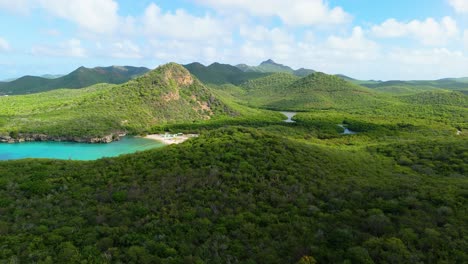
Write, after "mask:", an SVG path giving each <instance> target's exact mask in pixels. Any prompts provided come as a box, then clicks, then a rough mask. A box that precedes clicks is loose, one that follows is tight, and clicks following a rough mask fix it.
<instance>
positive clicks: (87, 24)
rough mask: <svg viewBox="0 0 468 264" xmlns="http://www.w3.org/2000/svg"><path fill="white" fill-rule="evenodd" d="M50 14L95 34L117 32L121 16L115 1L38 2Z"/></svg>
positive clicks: (46, 0)
mask: <svg viewBox="0 0 468 264" xmlns="http://www.w3.org/2000/svg"><path fill="white" fill-rule="evenodd" d="M38 1H39V4H40V6H41V7H42V8H44V9H45V10H47V11H48V12H49V13H50V14H52V15H54V16H57V17H60V18H62V19H65V20H69V21H71V22H74V23H76V24H78V25H79V26H80V27H82V28H84V29H86V30H89V31H91V32H95V33H109V32H113V31H114V30H116V27H117V25H118V21H119V16H118V14H117V10H118V4H117V2H115V1H114V0H100V1H95V0H67V1H63V0H38Z"/></svg>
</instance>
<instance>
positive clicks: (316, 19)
mask: <svg viewBox="0 0 468 264" xmlns="http://www.w3.org/2000/svg"><path fill="white" fill-rule="evenodd" d="M197 1H198V2H199V3H201V4H204V5H206V6H209V7H212V8H215V9H217V10H220V11H224V12H227V13H231V12H232V11H233V10H237V11H241V12H247V13H249V14H250V15H254V16H262V17H273V16H276V17H279V18H280V19H281V20H282V21H283V22H284V23H285V24H287V25H293V26H306V25H330V24H342V23H346V22H347V21H349V20H350V19H351V16H350V15H349V14H348V13H346V12H345V11H344V10H343V9H342V8H341V7H330V6H329V5H328V3H327V1H324V0H289V1H284V0H255V1H251V0H197Z"/></svg>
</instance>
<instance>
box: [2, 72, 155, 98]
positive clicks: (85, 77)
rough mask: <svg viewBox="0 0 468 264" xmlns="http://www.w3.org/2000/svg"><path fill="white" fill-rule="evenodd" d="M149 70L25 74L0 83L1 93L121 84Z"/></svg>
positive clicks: (35, 91)
mask: <svg viewBox="0 0 468 264" xmlns="http://www.w3.org/2000/svg"><path fill="white" fill-rule="evenodd" d="M148 71H149V69H147V68H144V67H131V66H124V67H121V66H111V67H96V68H92V69H89V68H85V67H80V68H78V69H76V70H75V71H73V72H71V73H70V74H68V75H65V76H61V77H59V78H54V79H50V78H44V77H35V76H24V77H21V78H19V79H16V80H14V81H12V82H6V83H0V95H1V94H7V95H18V94H31V93H39V92H45V91H50V90H54V89H59V88H83V87H88V86H90V85H93V84H98V83H111V84H121V83H124V82H127V81H129V80H131V79H132V78H135V77H137V76H140V75H143V74H144V73H146V72H148Z"/></svg>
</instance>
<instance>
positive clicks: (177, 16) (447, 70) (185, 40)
mask: <svg viewBox="0 0 468 264" xmlns="http://www.w3.org/2000/svg"><path fill="white" fill-rule="evenodd" d="M269 58H271V59H273V60H275V61H277V62H279V63H282V64H287V65H290V66H292V67H293V68H300V67H305V68H311V69H314V70H318V71H323V72H327V73H342V74H346V75H349V76H352V77H355V78H360V79H381V80H388V79H437V78H443V77H462V76H468V0H415V1H407V0H406V1H403V0H393V1H375V0H329V1H326V0H256V1H250V0H171V1H160V0H139V1H132V0H68V1H63V0H15V1H11V0H0V80H2V79H8V78H14V77H19V76H22V75H42V74H64V73H68V72H70V71H72V70H74V69H76V68H77V67H79V66H86V67H95V66H109V65H133V66H146V67H150V68H155V67H157V66H158V65H160V64H164V63H167V62H170V61H174V62H178V63H190V62H194V61H198V62H201V63H204V64H211V63H213V62H215V61H216V62H221V63H229V64H238V63H247V64H251V65H257V64H259V63H260V62H262V61H264V60H266V59H269Z"/></svg>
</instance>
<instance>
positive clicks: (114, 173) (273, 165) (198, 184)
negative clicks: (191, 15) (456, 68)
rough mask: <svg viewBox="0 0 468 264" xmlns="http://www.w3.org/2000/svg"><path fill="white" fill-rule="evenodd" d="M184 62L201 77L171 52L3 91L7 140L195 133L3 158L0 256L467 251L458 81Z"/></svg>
mask: <svg viewBox="0 0 468 264" xmlns="http://www.w3.org/2000/svg"><path fill="white" fill-rule="evenodd" d="M272 63H273V62H271V63H270V64H272ZM186 67H187V68H189V69H190V70H191V72H192V74H193V75H195V76H199V77H201V78H202V79H203V80H207V82H209V84H207V86H205V85H203V84H202V83H200V82H199V81H198V80H197V79H196V78H194V77H193V76H192V75H190V74H189V72H188V71H187V70H186V69H184V68H182V67H181V66H179V65H177V64H168V65H165V66H163V67H160V68H158V69H156V70H154V71H151V72H149V73H148V74H146V75H145V76H143V77H139V78H137V79H134V80H132V81H130V82H128V83H126V84H122V85H109V84H100V85H95V86H92V87H89V88H84V89H76V90H65V89H62V90H56V91H50V92H47V93H40V94H34V95H26V96H10V97H0V131H2V132H3V133H9V134H10V135H18V134H19V133H25V132H33V133H47V134H52V135H54V134H56V135H62V134H68V135H70V134H72V135H79V136H82V135H91V134H92V135H98V134H103V133H104V134H105V133H112V132H120V131H126V132H132V133H146V132H162V131H172V132H176V133H178V132H187V133H199V134H200V137H198V138H193V139H190V140H188V141H187V142H185V143H183V144H181V145H177V146H168V147H165V148H162V149H155V150H150V151H146V152H141V153H136V154H133V155H126V156H121V157H118V158H112V159H109V158H106V159H102V160H97V161H93V162H77V161H57V160H36V159H29V160H20V161H9V162H0V263H3V262H5V263H301V264H303V263H388V264H390V263H391V264H393V263H467V262H468V254H467V250H466V249H467V248H468V178H467V175H468V137H467V133H466V131H467V130H468V122H467V120H468V104H467V94H466V93H463V91H464V90H463V88H460V87H458V88H457V89H452V91H449V90H446V89H441V88H440V87H439V88H438V87H433V86H431V87H430V88H428V89H426V88H422V87H420V88H418V87H416V86H415V85H408V86H404V85H403V86H401V89H400V90H399V89H394V88H395V87H396V86H394V88H388V86H382V87H374V88H372V89H369V88H366V87H363V86H360V85H364V84H368V85H369V84H371V83H374V84H375V83H378V82H374V81H369V82H361V81H358V80H354V79H351V78H349V77H345V76H331V75H327V74H323V73H313V74H309V75H307V76H306V77H302V78H300V77H298V76H295V75H293V74H290V73H284V72H280V73H274V74H271V73H268V74H265V73H259V72H247V73H246V72H242V71H241V70H239V69H237V68H235V67H233V66H229V65H221V64H213V65H211V66H208V67H205V66H203V65H201V64H191V65H186ZM456 81H457V82H462V80H456ZM358 82H359V84H358ZM392 85H394V84H393V83H392ZM396 85H400V84H396ZM386 87H387V88H388V89H387V88H386ZM428 87H429V86H428ZM380 88H382V89H387V90H386V91H383V90H380V91H379V89H380ZM446 88H450V87H446ZM454 90H460V91H462V92H459V91H454ZM264 108H271V109H275V110H299V111H301V112H300V113H298V114H297V115H296V116H295V117H294V118H293V119H294V120H295V121H296V122H295V123H285V122H282V121H281V119H282V118H284V116H282V115H281V114H280V113H279V112H274V111H267V110H264ZM338 125H343V126H346V127H347V128H349V129H350V130H352V131H354V132H356V134H353V135H344V134H342V133H343V128H342V127H340V126H338Z"/></svg>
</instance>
